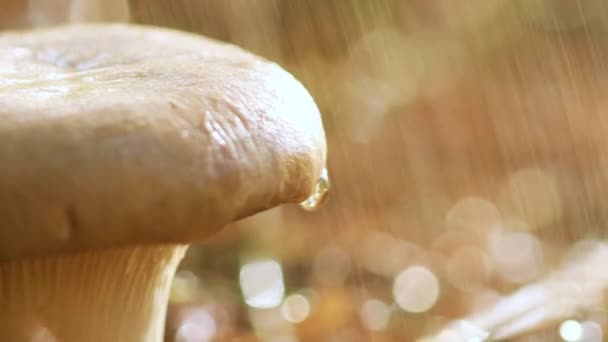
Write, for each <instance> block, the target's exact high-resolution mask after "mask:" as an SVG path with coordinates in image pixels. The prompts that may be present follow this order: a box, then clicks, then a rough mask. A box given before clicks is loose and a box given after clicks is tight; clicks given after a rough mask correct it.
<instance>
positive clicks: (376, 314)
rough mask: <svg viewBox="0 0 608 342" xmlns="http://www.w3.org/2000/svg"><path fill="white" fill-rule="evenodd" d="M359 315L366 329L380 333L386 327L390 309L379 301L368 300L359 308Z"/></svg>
mask: <svg viewBox="0 0 608 342" xmlns="http://www.w3.org/2000/svg"><path fill="white" fill-rule="evenodd" d="M359 315H360V317H361V321H362V322H363V324H364V325H365V327H366V328H367V329H369V330H373V331H381V330H384V329H386V327H387V326H388V323H389V320H390V316H391V308H390V307H389V306H388V305H387V304H386V303H384V302H383V301H381V300H378V299H369V300H366V301H365V302H364V303H363V305H362V306H361V312H360V313H359Z"/></svg>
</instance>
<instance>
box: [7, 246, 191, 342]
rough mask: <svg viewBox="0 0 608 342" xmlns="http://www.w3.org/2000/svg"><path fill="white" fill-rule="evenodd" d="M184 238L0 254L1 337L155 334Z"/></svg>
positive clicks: (84, 339) (131, 341) (90, 338)
mask: <svg viewBox="0 0 608 342" xmlns="http://www.w3.org/2000/svg"><path fill="white" fill-rule="evenodd" d="M186 249H187V246H183V245H166V246H146V247H132V248H123V249H116V250H104V251H94V252H86V253H80V254H73V255H68V256H54V257H44V258H35V259H27V260H25V259H24V260H16V261H3V262H0V334H1V335H2V340H6V341H36V342H38V341H45V342H51V341H53V342H55V341H56V342H59V341H61V342H71V341H74V342H76V341H78V342H96V341H99V342H107V341H116V342H122V341H124V342H138V341H146V342H148V341H150V342H156V341H162V339H163V332H164V325H165V316H166V309H167V302H168V297H169V290H170V286H171V282H172V280H173V276H174V274H175V270H176V268H177V265H178V264H179V261H180V260H181V259H182V257H183V255H184V253H185V251H186Z"/></svg>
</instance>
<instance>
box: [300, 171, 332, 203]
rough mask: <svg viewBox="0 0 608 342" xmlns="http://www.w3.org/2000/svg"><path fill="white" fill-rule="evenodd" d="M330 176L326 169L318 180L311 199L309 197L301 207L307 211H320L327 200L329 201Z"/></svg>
mask: <svg viewBox="0 0 608 342" xmlns="http://www.w3.org/2000/svg"><path fill="white" fill-rule="evenodd" d="M329 187H330V185H329V174H328V172H327V169H326V168H323V170H321V175H320V176H319V179H317V184H315V189H314V192H313V193H312V195H311V196H310V197H308V198H307V199H306V200H305V201H304V202H301V203H300V207H302V208H303V209H304V210H307V211H313V210H316V209H318V208H319V207H320V206H321V205H322V204H323V203H325V200H326V199H327V197H328V196H327V195H328V193H329Z"/></svg>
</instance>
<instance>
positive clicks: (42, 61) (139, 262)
mask: <svg viewBox="0 0 608 342" xmlns="http://www.w3.org/2000/svg"><path fill="white" fill-rule="evenodd" d="M15 52H17V53H15ZM325 159H326V144H325V136H324V131H323V126H322V121H321V117H320V113H319V110H318V108H317V106H316V105H315V103H314V101H313V99H312V98H311V96H310V94H309V93H308V92H307V91H306V89H304V87H303V86H302V85H301V84H300V83H299V82H298V81H297V80H296V79H295V78H294V77H293V76H291V75H290V74H289V73H287V72H286V71H285V70H283V69H281V68H280V67H279V66H278V65H276V64H273V63H270V62H268V61H265V60H263V59H261V58H259V57H256V56H254V55H252V54H250V53H248V52H246V51H243V50H241V49H239V48H237V47H235V46H231V45H227V44H222V43H220V42H216V41H212V40H209V39H206V38H204V37H201V36H197V35H193V34H189V33H185V32H179V31H174V30H169V29H162V28H155V27H146V26H138V25H127V24H82V25H67V26H58V27H52V28H46V29H37V30H29V31H13V32H2V33H0V165H1V167H0V226H1V227H2V229H0V288H2V291H0V308H2V310H0V331H2V335H3V337H2V338H3V339H6V340H19V339H18V338H12V337H13V336H17V335H15V333H16V331H17V330H19V327H20V326H21V321H22V320H23V319H24V317H23V316H25V315H35V316H36V317H37V318H40V319H41V320H44V322H45V324H46V326H48V329H49V331H51V332H52V333H53V336H55V337H56V338H57V340H61V341H88V342H94V341H100V342H101V341H103V342H105V341H160V340H162V338H163V328H164V319H165V310H166V304H167V301H168V297H169V289H170V284H171V280H172V279H173V276H174V273H175V269H176V267H177V265H178V263H179V261H180V260H181V258H182V256H183V254H184V252H185V250H186V247H187V244H189V243H192V242H194V241H200V240H202V239H204V238H206V237H208V236H209V235H211V234H213V233H215V232H216V231H217V230H219V229H221V228H222V227H223V226H225V225H227V224H228V223H231V222H232V221H234V220H238V219H241V218H244V217H247V216H250V215H253V214H255V213H258V212H260V211H263V210H266V209H269V208H273V207H276V206H278V205H281V204H284V203H299V202H301V201H302V200H304V199H306V198H307V197H309V196H311V195H313V200H312V201H311V206H315V205H316V204H317V203H318V202H320V201H321V200H322V199H323V195H324V194H325V193H326V191H327V182H321V183H320V184H318V185H317V188H316V190H315V191H314V192H315V193H314V194H313V190H314V189H315V184H316V182H317V178H318V176H319V175H322V179H326V177H327V175H326V173H324V172H323V171H322V169H323V167H324V165H325V164H326V160H325ZM323 177H325V178H323ZM268 270H270V272H271V273H272V272H274V273H272V274H275V275H276V274H277V272H276V267H275V266H273V265H272V264H270V266H268V267H265V268H264V267H262V271H263V272H262V273H264V272H267V271H268ZM279 271H280V269H279ZM246 273H247V274H245V275H246V276H249V275H251V274H250V272H249V273H248V272H246ZM254 273H256V274H257V272H254ZM245 278H248V279H249V277H245ZM253 278H255V277H253ZM257 284H258V283H257V280H256V282H255V283H254V285H256V286H257ZM281 284H282V283H281ZM126 285H128V286H126ZM262 285H264V283H263V282H262ZM278 288H279V290H280V286H279V287H278ZM256 289H257V288H255V286H254V289H253V290H256ZM254 292H255V291H254ZM279 292H280V291H279ZM264 294H265V293H264V292H263V293H262V295H264ZM270 294H271V295H272V296H275V295H276V293H275V292H272V291H271V292H270ZM281 297H282V292H281V293H280V297H277V298H278V299H277V298H274V297H273V298H270V300H269V301H270V302H271V304H273V303H274V302H273V301H275V302H276V304H277V305H278V304H280V299H281ZM256 298H257V299H256V300H253V304H260V303H261V306H264V305H267V304H268V302H269V301H268V300H267V299H268V298H266V297H264V296H262V298H261V299H260V298H259V297H256ZM41 299H43V302H44V305H40V303H41V302H40V300H41ZM185 332H192V329H189V328H188V329H186V330H185Z"/></svg>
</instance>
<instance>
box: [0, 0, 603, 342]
mask: <svg viewBox="0 0 608 342" xmlns="http://www.w3.org/2000/svg"><path fill="white" fill-rule="evenodd" d="M607 19H608V3H606V2H605V1H603V0H586V1H582V0H581V1H576V0H509V1H506V0H460V1H449V0H373V1H371V0H170V1H169V0H130V1H128V2H127V1H126V0H125V1H123V0H88V1H87V0H29V1H25V0H21V1H16V0H0V28H1V29H15V28H24V27H40V26H47V25H53V24H58V23H65V22H83V21H119V22H127V21H131V22H136V23H144V24H151V25H159V26H166V27H171V28H176V29H180V30H187V31H192V32H196V33H200V34H203V35H206V36H209V37H213V38H216V39H219V40H223V41H227V42H231V43H234V44H237V45H239V46H241V47H243V48H246V49H249V50H251V51H253V52H255V53H257V54H259V55H261V56H264V57H266V58H268V59H271V60H273V61H276V62H277V63H279V64H280V65H282V66H283V67H284V68H286V69H287V70H288V71H290V72H291V73H293V74H294V75H295V76H296V77H297V78H298V79H300V80H301V81H302V83H304V85H305V86H306V87H307V88H308V89H309V90H310V92H311V93H312V95H313V97H314V98H315V99H316V101H317V103H318V105H319V108H320V109H321V111H322V113H323V117H324V123H325V127H326V131H327V136H328V143H329V160H328V169H329V172H330V177H331V179H332V183H333V184H332V190H331V194H330V196H331V197H330V200H329V201H328V202H327V204H326V205H324V206H323V207H322V208H321V209H320V210H318V211H316V212H314V213H309V212H304V211H303V210H301V209H300V208H299V207H297V206H285V207H281V208H277V209H274V210H271V211H268V212H266V213H263V214H260V215H257V216H254V217H251V218H248V219H246V220H243V221H242V222H239V223H237V224H234V225H233V226H231V227H227V229H225V230H224V231H223V232H222V233H220V234H219V235H218V236H216V237H214V238H213V239H211V240H210V241H206V242H205V243H203V244H201V245H199V246H195V247H193V248H191V250H190V252H189V254H188V256H187V257H186V259H185V260H184V262H183V263H182V265H181V267H180V270H179V271H178V274H177V276H176V279H175V282H174V285H173V290H172V296H171V307H170V310H169V318H168V321H167V336H166V340H167V341H181V342H185V341H223V340H238V341H272V342H296V341H328V342H329V341H332V342H333V341H418V340H420V341H422V340H424V339H423V338H425V337H426V338H427V340H431V341H482V340H484V339H486V338H488V334H492V336H490V337H489V338H496V339H501V338H509V339H511V340H515V341H559V340H563V341H591V342H599V341H602V340H603V334H604V330H605V329H606V328H607V327H608V326H607V323H608V321H607V316H606V312H605V301H604V292H605V289H606V288H608V269H606V265H608V256H607V255H608V252H607V247H606V246H607V245H605V243H604V241H603V239H604V238H605V237H606V231H607V227H606V223H607V222H608V220H607V219H608V216H607V215H608V205H607V204H608V203H607V202H606V199H605V198H606V192H607V190H608V177H607V176H606V171H607V170H608V153H606V149H605V147H606V146H608V135H606V134H604V132H606V127H605V125H606V124H608V121H607V119H606V118H607V116H606V115H604V112H606V110H608V97H607V96H606V95H605V94H608V69H607V63H608V35H607V33H608V32H607V29H608V20H607Z"/></svg>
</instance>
